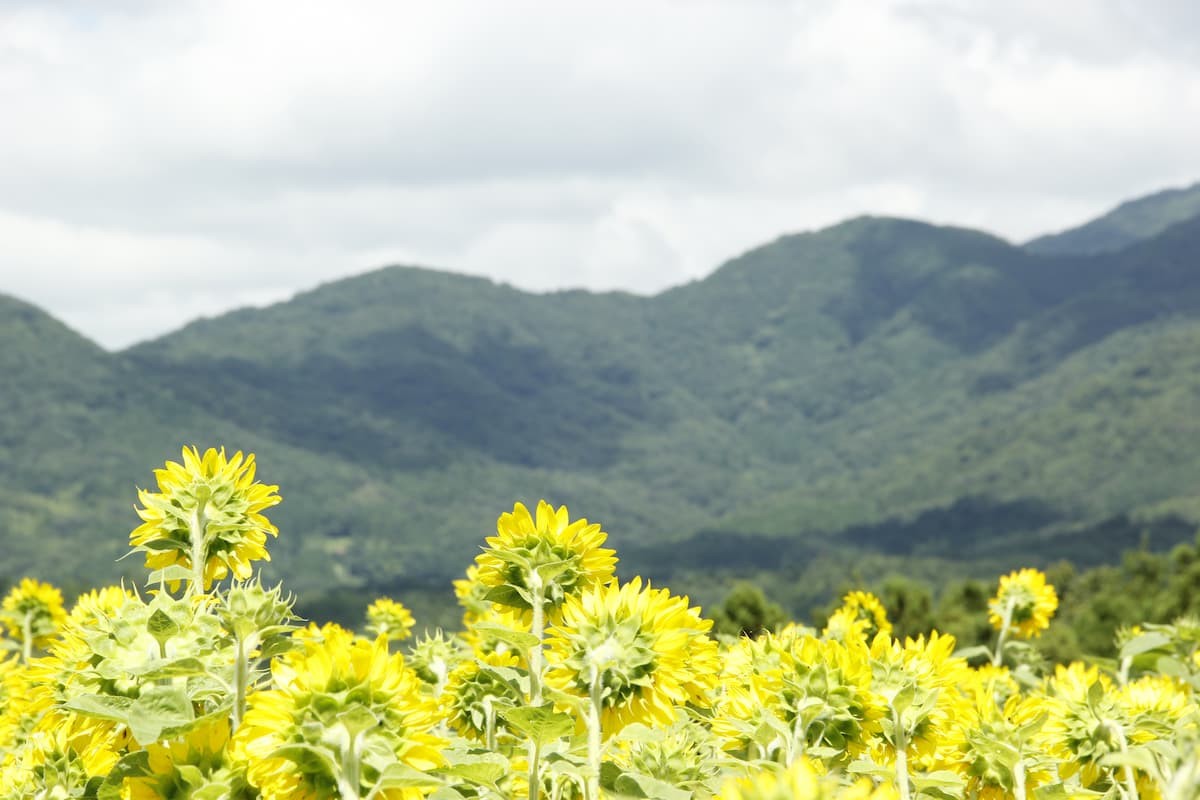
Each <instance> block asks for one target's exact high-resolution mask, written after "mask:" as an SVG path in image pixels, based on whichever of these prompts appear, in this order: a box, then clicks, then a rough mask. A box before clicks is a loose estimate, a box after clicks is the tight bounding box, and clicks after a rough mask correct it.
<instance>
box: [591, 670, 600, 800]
mask: <svg viewBox="0 0 1200 800" xmlns="http://www.w3.org/2000/svg"><path fill="white" fill-rule="evenodd" d="M600 686H601V684H600V669H599V668H598V667H596V666H595V665H593V666H592V681H591V690H590V691H589V692H588V694H589V696H590V698H591V702H590V703H588V715H587V729H588V731H587V732H588V777H587V780H588V784H587V785H588V790H587V797H588V800H600V756H601V747H600V734H601V731H600V706H601V703H602V702H603V698H601V696H600Z"/></svg>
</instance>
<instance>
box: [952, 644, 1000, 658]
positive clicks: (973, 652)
mask: <svg viewBox="0 0 1200 800" xmlns="http://www.w3.org/2000/svg"><path fill="white" fill-rule="evenodd" d="M954 657H955V658H961V659H965V660H966V661H970V660H971V659H973V658H987V659H990V658H991V657H992V650H991V648H989V647H988V646H987V645H983V644H978V645H975V646H974V647H964V648H963V649H961V650H955V651H954Z"/></svg>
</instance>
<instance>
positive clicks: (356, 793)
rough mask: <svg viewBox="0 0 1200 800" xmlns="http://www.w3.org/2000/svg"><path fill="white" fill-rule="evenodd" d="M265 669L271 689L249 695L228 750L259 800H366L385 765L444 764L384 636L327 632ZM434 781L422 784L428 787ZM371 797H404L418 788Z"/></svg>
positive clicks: (432, 716)
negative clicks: (361, 799) (343, 798)
mask: <svg viewBox="0 0 1200 800" xmlns="http://www.w3.org/2000/svg"><path fill="white" fill-rule="evenodd" d="M321 634H322V636H321V638H320V639H319V640H317V639H309V640H307V641H305V644H304V648H303V649H302V650H297V651H293V652H291V653H288V654H286V655H285V656H283V657H281V658H279V659H276V660H275V662H274V663H273V664H272V666H271V672H272V677H273V679H274V684H275V686H276V688H274V689H271V690H267V691H259V692H255V693H254V694H252V695H251V696H250V698H249V701H248V709H247V711H246V716H245V719H244V720H243V722H242V725H241V727H240V728H238V730H237V733H236V734H235V736H234V750H235V752H236V757H237V758H238V759H239V760H242V759H244V760H245V761H246V763H247V778H248V780H249V782H250V784H251V785H253V786H255V787H257V788H258V789H259V790H260V791H261V792H262V796H263V798H264V800H290V799H291V798H297V799H298V800H300V799H306V798H313V799H314V800H315V798H323V797H336V796H339V794H340V796H353V797H365V796H366V795H367V794H368V793H369V792H370V790H371V787H372V786H373V785H374V784H375V783H376V782H377V781H378V780H379V778H380V775H381V774H382V772H383V770H385V769H386V768H387V766H388V765H389V764H393V763H400V764H403V765H406V766H408V767H412V768H414V769H417V770H429V769H433V768H434V767H437V766H439V765H441V764H442V763H443V758H442V755H441V749H442V747H443V746H444V745H445V740H443V739H441V738H440V737H438V736H435V735H433V734H431V733H430V730H431V729H432V728H433V727H434V726H435V725H437V723H438V722H439V720H440V717H439V714H438V709H437V706H436V704H435V703H434V701H433V700H431V699H428V698H426V697H425V696H423V695H422V693H421V689H420V686H421V683H420V680H419V679H418V678H417V676H416V674H414V673H413V671H412V670H410V669H408V668H407V667H406V666H405V664H404V657H403V656H401V655H400V654H398V653H397V654H389V653H388V646H387V639H386V638H384V637H382V636H381V637H379V638H377V639H376V640H374V641H368V640H366V639H362V638H358V637H355V636H353V635H352V634H350V633H348V632H346V631H344V630H342V629H340V628H336V627H333V626H327V627H326V628H324V629H322V631H321ZM435 783H436V781H434V780H432V779H431V780H430V787H429V788H432V787H433V786H434V784H435ZM376 796H377V797H383V798H387V799H388V800H400V798H403V800H410V798H418V797H421V796H423V792H422V791H421V789H420V788H417V787H408V788H396V789H388V790H385V791H383V792H380V793H378V794H377V795H376Z"/></svg>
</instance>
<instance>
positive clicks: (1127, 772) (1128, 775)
mask: <svg viewBox="0 0 1200 800" xmlns="http://www.w3.org/2000/svg"><path fill="white" fill-rule="evenodd" d="M1104 725H1105V727H1106V728H1108V730H1109V731H1110V732H1111V733H1112V734H1113V736H1114V737H1116V740H1117V744H1118V745H1120V747H1121V753H1122V754H1123V755H1129V742H1127V741H1126V740H1125V730H1124V729H1123V728H1122V727H1121V723H1119V722H1116V721H1115V720H1106V721H1105V723H1104ZM1121 771H1122V773H1123V774H1124V776H1125V792H1124V793H1125V795H1126V796H1127V797H1128V798H1129V800H1138V790H1137V779H1136V778H1135V777H1134V775H1133V767H1131V766H1129V765H1128V764H1126V765H1125V766H1124V767H1123V768H1122V770H1121Z"/></svg>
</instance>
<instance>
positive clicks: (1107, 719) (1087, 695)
mask: <svg viewBox="0 0 1200 800" xmlns="http://www.w3.org/2000/svg"><path fill="white" fill-rule="evenodd" d="M1043 707H1044V708H1045V709H1046V711H1047V712H1048V713H1049V717H1048V718H1047V720H1046V723H1045V724H1044V725H1043V726H1042V728H1041V730H1040V731H1039V732H1038V734H1037V738H1038V742H1039V744H1040V746H1041V747H1042V749H1043V750H1045V751H1046V752H1047V753H1049V754H1050V755H1051V756H1053V757H1054V758H1056V759H1058V761H1059V765H1058V770H1059V775H1060V777H1063V778H1069V777H1071V776H1072V775H1075V774H1076V773H1078V774H1079V777H1080V781H1081V783H1082V784H1083V786H1084V788H1090V787H1094V786H1097V785H1102V784H1103V783H1105V782H1107V781H1108V780H1109V778H1110V777H1111V771H1110V770H1111V768H1109V767H1107V766H1106V765H1104V764H1103V763H1102V762H1103V761H1104V760H1105V758H1106V757H1107V756H1111V755H1112V754H1114V753H1117V752H1119V751H1120V750H1121V749H1122V748H1121V740H1122V739H1125V738H1126V731H1129V730H1131V728H1132V727H1133V720H1132V719H1131V718H1130V716H1131V715H1130V714H1129V712H1128V710H1127V709H1126V708H1125V707H1123V705H1122V703H1121V702H1120V697H1119V696H1118V694H1117V692H1116V691H1115V690H1114V687H1113V684H1112V681H1111V680H1110V679H1109V678H1108V676H1107V675H1104V674H1103V673H1101V672H1100V669H1099V668H1098V667H1095V666H1090V667H1089V666H1087V665H1085V664H1082V663H1080V662H1078V661H1076V662H1072V663H1071V664H1067V665H1063V664H1059V665H1058V666H1056V667H1055V668H1054V676H1053V677H1051V678H1050V680H1049V681H1048V682H1047V685H1046V697H1044V698H1043Z"/></svg>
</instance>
